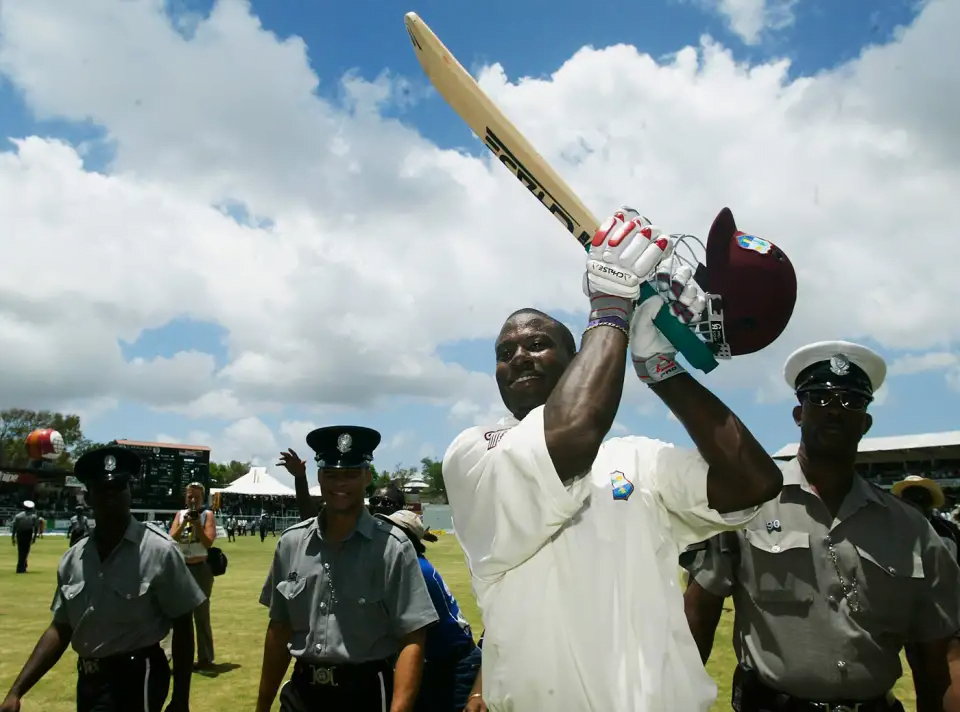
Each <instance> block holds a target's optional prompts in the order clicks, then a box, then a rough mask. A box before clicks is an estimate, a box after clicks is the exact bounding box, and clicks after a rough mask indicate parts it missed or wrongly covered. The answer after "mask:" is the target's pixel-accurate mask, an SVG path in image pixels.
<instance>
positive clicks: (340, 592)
mask: <svg viewBox="0 0 960 712" xmlns="http://www.w3.org/2000/svg"><path fill="white" fill-rule="evenodd" d="M321 516H322V515H321ZM260 603H262V604H263V605H265V606H268V607H269V608H270V620H272V621H277V622H280V623H287V624H289V625H290V628H291V630H292V634H291V636H290V642H289V643H288V645H287V649H288V650H289V651H290V654H291V655H292V656H293V657H295V658H302V659H303V660H306V661H310V662H318V663H327V664H331V665H336V664H340V663H362V662H369V661H372V660H383V659H384V658H388V657H390V656H392V655H396V654H397V653H398V652H399V649H400V644H399V641H400V638H401V637H402V636H405V635H407V634H409V633H412V632H413V631H416V630H419V629H421V628H423V627H425V626H428V625H430V624H432V623H435V622H436V621H437V612H436V610H435V609H434V606H433V601H431V599H430V594H429V592H428V591H427V585H426V582H425V581H424V580H423V574H422V573H421V572H420V564H419V562H418V561H417V553H416V551H415V550H414V548H413V545H412V544H411V543H410V542H409V540H408V539H407V538H406V536H404V535H403V534H402V533H401V532H398V531H396V530H395V528H394V527H393V525H391V524H389V523H386V522H382V521H380V520H378V519H376V518H375V517H373V516H372V515H371V514H370V513H369V512H367V511H366V510H364V511H363V512H362V513H361V515H360V519H359V520H358V522H357V528H356V529H355V530H354V531H353V533H352V534H351V535H350V536H349V537H347V538H346V539H344V540H343V541H342V542H340V543H339V545H338V544H337V542H331V541H329V540H326V539H324V538H323V533H322V532H321V530H320V527H319V524H318V518H316V517H314V518H313V519H308V520H306V521H303V522H300V523H299V524H296V525H294V526H292V527H290V528H289V529H287V530H286V531H285V532H284V533H283V534H282V535H281V536H280V540H279V541H278V542H277V550H276V553H275V554H274V556H273V566H272V567H271V569H270V573H269V575H268V576H267V580H266V582H265V583H264V584H263V591H262V592H261V593H260Z"/></svg>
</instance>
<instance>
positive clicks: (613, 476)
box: [610, 470, 634, 501]
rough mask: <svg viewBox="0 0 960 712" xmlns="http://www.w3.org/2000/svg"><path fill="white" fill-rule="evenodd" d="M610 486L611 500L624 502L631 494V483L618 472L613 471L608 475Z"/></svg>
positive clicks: (632, 488)
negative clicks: (611, 491) (611, 490)
mask: <svg viewBox="0 0 960 712" xmlns="http://www.w3.org/2000/svg"><path fill="white" fill-rule="evenodd" d="M610 486H611V487H612V488H613V498H614V499H622V500H624V501H626V500H628V499H630V495H632V494H633V490H634V487H633V482H631V481H630V480H628V479H627V476H626V475H624V474H623V473H622V472H620V470H614V471H613V472H611V473H610Z"/></svg>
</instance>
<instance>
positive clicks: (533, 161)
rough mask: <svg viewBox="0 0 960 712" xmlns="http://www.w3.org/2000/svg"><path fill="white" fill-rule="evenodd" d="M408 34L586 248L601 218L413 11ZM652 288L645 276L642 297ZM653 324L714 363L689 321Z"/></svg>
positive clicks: (439, 83) (489, 140)
mask: <svg viewBox="0 0 960 712" xmlns="http://www.w3.org/2000/svg"><path fill="white" fill-rule="evenodd" d="M403 22H404V24H405V25H406V27H407V34H409V35H410V41H411V42H412V43H413V48H414V50H415V51H416V55H417V59H418V60H419V61H420V66H421V67H422V68H423V71H424V73H426V75H427V76H428V77H429V78H430V82H431V83H432V84H433V86H434V88H436V90H437V91H438V92H439V93H440V96H442V97H443V98H444V100H445V101H446V102H447V104H449V105H450V107H451V108H452V109H453V110H454V111H455V112H457V114H459V115H460V118H461V119H463V120H464V122H465V123H466V124H467V126H469V127H470V128H471V130H472V131H473V132H474V133H475V134H476V135H477V136H478V137H479V138H480V139H481V140H482V141H483V143H484V145H486V147H487V148H488V149H490V151H491V152H492V153H493V155H495V156H496V157H497V158H498V159H500V163H502V164H503V165H504V166H506V167H507V168H508V169H509V170H510V172H511V173H513V174H514V175H515V176H516V177H517V178H518V179H519V181H520V182H521V183H522V184H523V185H524V186H525V187H526V188H527V190H529V191H530V194H531V195H532V196H534V197H535V198H536V199H537V200H539V201H540V204H541V205H543V207H545V208H546V209H547V210H549V211H550V213H551V214H552V215H553V216H554V217H555V218H556V219H557V220H558V221H559V222H560V224H562V225H563V226H564V227H565V228H566V229H567V232H569V233H570V234H571V235H573V236H574V237H575V238H576V239H577V242H579V243H580V244H581V245H582V246H583V247H584V249H588V250H589V248H590V242H591V241H592V240H593V234H594V233H595V232H596V231H597V229H598V228H599V227H600V221H599V220H597V218H596V217H595V216H594V215H593V213H591V212H590V211H589V210H588V209H587V207H586V206H585V205H584V204H583V203H582V202H580V199H579V198H578V197H577V195H576V194H575V193H574V192H573V191H572V190H571V189H570V186H568V185H567V184H566V183H565V182H564V180H563V179H562V178H561V177H560V176H559V175H557V173H556V171H554V170H553V168H551V167H550V164H548V163H547V162H546V161H545V160H544V159H543V157H542V156H541V155H540V154H539V153H537V151H536V149H534V148H533V146H531V145H530V142H529V141H527V139H526V138H524V136H523V134H521V133H520V132H519V131H518V130H517V129H516V127H515V126H514V125H513V124H512V123H510V121H509V120H508V119H507V117H506V116H504V115H503V112H501V111H500V109H499V108H497V105H496V104H494V103H493V102H492V101H491V100H490V98H489V97H488V96H487V95H486V94H484V93H483V90H482V89H480V87H479V85H478V84H477V82H476V81H474V79H473V77H471V76H470V74H469V72H467V70H466V69H464V68H463V67H462V66H461V65H460V63H459V62H458V61H457V59H456V57H454V56H453V54H452V53H451V52H450V50H448V49H447V48H446V47H445V46H444V45H443V43H442V42H441V41H440V39H439V38H438V37H437V36H436V35H435V34H434V33H433V31H432V30H431V29H430V28H429V27H428V26H427V23H425V22H424V21H423V20H421V19H420V17H419V16H418V15H417V14H416V13H415V12H408V13H407V14H406V15H404V18H403ZM654 294H655V291H654V289H653V287H651V286H650V285H649V284H647V283H646V282H645V283H644V284H643V287H642V290H641V292H640V299H641V300H643V299H646V298H648V297H650V296H653V295H654ZM654 324H656V326H657V328H658V329H660V331H661V332H662V333H663V335H664V336H666V337H667V338H668V339H669V340H670V342H671V343H672V344H673V345H674V346H676V347H677V349H678V350H679V352H680V353H682V354H683V355H684V357H685V358H686V359H687V361H688V362H689V363H690V365H691V366H693V367H694V368H697V369H699V370H700V371H703V372H704V373H708V372H710V371H712V370H713V369H714V368H716V366H717V361H716V359H715V358H714V355H713V352H712V351H711V350H710V347H709V346H707V344H706V343H705V342H703V341H702V340H701V339H700V338H699V337H698V336H697V335H696V334H695V333H694V332H693V330H692V329H690V328H689V327H688V326H685V325H683V324H681V323H680V322H679V321H677V319H676V318H675V317H674V316H673V315H672V314H671V313H670V310H669V309H667V308H666V306H664V308H662V309H661V310H660V312H659V313H658V314H657V317H656V319H654Z"/></svg>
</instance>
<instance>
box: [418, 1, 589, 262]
mask: <svg viewBox="0 0 960 712" xmlns="http://www.w3.org/2000/svg"><path fill="white" fill-rule="evenodd" d="M403 21H404V24H405V25H406V28H407V34H409V35H410V41H411V42H412V43H413V48H414V50H415V52H416V55H417V59H418V60H419V62H420V66H421V67H422V68H423V71H424V73H425V74H426V75H427V77H429V79H430V82H431V83H432V84H433V86H434V88H435V89H436V90H437V92H439V94H440V95H441V96H442V97H443V98H444V100H445V101H446V102H447V104H449V105H450V108H452V109H453V110H454V111H455V112H457V114H458V115H459V116H460V118H461V119H463V121H464V122H465V123H466V124H467V126H469V127H470V129H471V130H472V131H473V132H474V133H475V134H476V135H477V136H478V137H479V138H480V140H481V141H483V142H484V144H485V145H486V147H487V148H488V149H490V151H491V152H493V154H494V155H495V156H496V157H497V158H498V159H500V162H501V163H502V164H503V165H504V166H506V167H507V168H508V169H510V172H511V173H513V174H514V175H515V176H516V177H517V178H518V179H519V180H520V182H521V183H523V185H524V186H525V187H526V188H527V190H529V191H530V192H531V193H532V194H533V195H534V196H535V197H536V198H537V199H538V200H539V201H540V202H541V203H543V206H544V207H545V208H546V209H547V210H549V211H550V213H551V214H553V216H554V217H556V218H557V220H559V221H560V223H561V224H562V225H563V226H564V227H565V228H566V229H567V231H568V232H569V233H570V234H571V235H573V236H574V237H575V238H576V239H577V241H578V242H579V243H580V244H581V245H583V246H584V247H587V246H588V245H589V243H590V241H591V240H592V239H593V233H594V232H596V230H597V228H598V227H599V226H600V222H599V221H598V220H597V218H596V217H594V215H593V213H591V212H590V211H589V210H588V209H587V207H586V206H585V205H584V204H583V203H581V202H580V199H579V198H578V197H577V196H576V194H575V193H574V192H573V191H572V190H571V189H570V186H568V185H567V184H566V182H564V180H563V179H562V178H561V177H560V176H559V175H557V173H556V171H554V170H553V168H551V167H550V164H549V163H547V162H546V161H545V160H544V158H543V157H542V156H541V155H540V154H539V153H537V151H536V149H535V148H534V147H533V146H531V145H530V142H529V141H527V139H526V138H524V136H523V134H521V133H520V132H519V131H518V130H517V129H516V127H515V126H514V125H513V124H512V123H510V120H509V119H507V117H506V116H504V114H503V112H502V111H500V109H499V107H497V105H496V104H494V103H493V102H492V101H491V100H490V98H489V97H488V96H487V95H486V94H484V93H483V90H482V89H481V88H480V87H479V86H478V85H477V82H476V81H475V80H474V78H473V77H471V76H470V73H469V72H468V71H467V70H466V69H464V68H463V66H462V65H461V64H460V63H459V62H458V61H457V59H456V57H454V56H453V54H452V53H451V52H450V50H448V49H447V48H446V47H445V46H444V45H443V43H442V42H441V41H440V38H438V37H437V36H436V35H435V34H434V33H433V31H432V30H431V29H430V28H429V27H428V26H427V23H425V22H424V21H423V20H421V19H420V17H418V16H417V14H416V13H414V12H408V13H407V14H406V15H405V16H404V18H403Z"/></svg>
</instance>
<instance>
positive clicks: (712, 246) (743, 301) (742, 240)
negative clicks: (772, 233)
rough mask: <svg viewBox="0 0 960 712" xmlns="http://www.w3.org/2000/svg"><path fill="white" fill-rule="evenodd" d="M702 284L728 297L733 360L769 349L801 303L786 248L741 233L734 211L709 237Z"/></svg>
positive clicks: (718, 221)
mask: <svg viewBox="0 0 960 712" xmlns="http://www.w3.org/2000/svg"><path fill="white" fill-rule="evenodd" d="M706 249H707V265H706V279H705V283H702V284H701V286H702V287H703V288H704V290H705V291H706V292H708V293H710V294H717V295H720V296H721V297H722V298H723V326H724V334H725V337H726V339H725V340H726V342H727V344H728V345H729V347H730V355H731V356H742V355H744V354H752V353H754V352H755V351H759V350H760V349H763V348H766V347H767V346H769V345H770V344H772V343H773V342H774V341H776V340H777V337H779V336H780V334H782V333H783V330H784V329H785V328H787V324H788V323H789V321H790V317H791V316H792V315H793V307H794V305H795V304H796V302H797V274H796V272H794V270H793V265H792V264H791V263H790V259H789V258H788V257H787V255H786V254H785V253H784V251H783V250H782V249H780V248H779V247H777V246H776V245H774V244H773V243H772V242H770V241H769V240H766V239H763V238H760V237H757V236H756V235H751V234H749V233H745V232H742V231H740V230H738V229H737V224H736V223H735V222H734V220H733V213H732V212H731V211H730V208H724V209H723V210H721V211H720V214H719V215H717V217H716V219H715V220H714V221H713V225H712V226H711V228H710V234H709V235H708V236H707V247H706Z"/></svg>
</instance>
